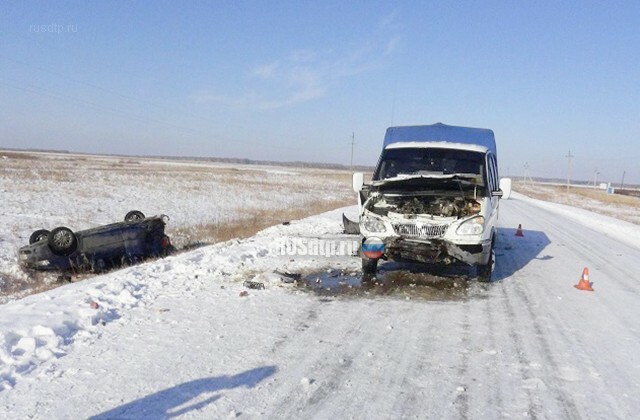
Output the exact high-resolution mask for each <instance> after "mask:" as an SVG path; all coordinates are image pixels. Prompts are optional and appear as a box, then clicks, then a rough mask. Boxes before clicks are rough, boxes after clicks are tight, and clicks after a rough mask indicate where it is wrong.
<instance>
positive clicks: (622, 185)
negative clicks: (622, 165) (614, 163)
mask: <svg viewBox="0 0 640 420" xmlns="http://www.w3.org/2000/svg"><path fill="white" fill-rule="evenodd" d="M626 173H627V171H622V182H621V183H620V189H622V187H624V175H625V174H626Z"/></svg>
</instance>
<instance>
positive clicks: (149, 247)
mask: <svg viewBox="0 0 640 420" xmlns="http://www.w3.org/2000/svg"><path fill="white" fill-rule="evenodd" d="M167 221H168V217H167V216H166V215H161V216H153V217H145V216H144V214H143V213H142V212H140V211H137V210H132V211H130V212H129V213H127V215H126V216H125V219H124V221H123V222H118V223H112V224H109V225H105V226H100V227H96V228H92V229H87V230H82V231H78V232H73V231H72V230H71V229H69V228H67V227H63V226H61V227H57V228H55V229H53V230H52V231H48V230H44V229H41V230H37V231H35V232H33V234H32V235H31V237H30V238H29V245H27V246H23V247H22V248H20V250H19V251H18V262H19V263H20V265H21V266H23V267H25V268H30V269H34V270H60V271H74V272H75V271H102V270H105V269H107V268H112V267H115V266H120V265H122V264H125V263H134V262H138V261H141V260H143V259H145V258H148V257H158V256H164V255H167V254H168V253H169V252H171V251H172V250H173V247H172V246H171V242H170V240H169V237H168V236H167V235H165V233H164V228H165V225H166V222H167Z"/></svg>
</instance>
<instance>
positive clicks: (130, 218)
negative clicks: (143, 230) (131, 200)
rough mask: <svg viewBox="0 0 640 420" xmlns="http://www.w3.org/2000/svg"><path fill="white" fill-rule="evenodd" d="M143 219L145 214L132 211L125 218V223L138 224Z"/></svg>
mask: <svg viewBox="0 0 640 420" xmlns="http://www.w3.org/2000/svg"><path fill="white" fill-rule="evenodd" d="M142 219H144V213H142V212H141V211H139V210H131V211H130V212H129V213H127V215H126V216H124V221H125V222H137V221H138V220H142Z"/></svg>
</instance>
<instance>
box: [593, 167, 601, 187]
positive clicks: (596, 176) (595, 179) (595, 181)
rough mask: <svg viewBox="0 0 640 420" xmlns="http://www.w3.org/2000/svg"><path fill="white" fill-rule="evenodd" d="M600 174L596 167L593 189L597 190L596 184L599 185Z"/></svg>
mask: <svg viewBox="0 0 640 420" xmlns="http://www.w3.org/2000/svg"><path fill="white" fill-rule="evenodd" d="M599 173H600V172H598V168H597V167H596V169H595V171H594V172H593V189H594V190H595V189H596V184H597V183H598V174H599Z"/></svg>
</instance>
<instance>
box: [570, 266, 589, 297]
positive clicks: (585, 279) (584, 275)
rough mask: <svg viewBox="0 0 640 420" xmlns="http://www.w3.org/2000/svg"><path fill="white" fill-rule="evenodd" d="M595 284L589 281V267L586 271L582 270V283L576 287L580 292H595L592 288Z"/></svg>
mask: <svg viewBox="0 0 640 420" xmlns="http://www.w3.org/2000/svg"><path fill="white" fill-rule="evenodd" d="M592 284H593V283H591V282H590V281H589V269H588V268H587V267H585V268H584V270H582V277H581V278H580V281H579V282H578V284H576V285H575V286H573V287H575V288H576V289H578V290H586V291H588V292H593V288H592V287H591V285H592Z"/></svg>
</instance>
